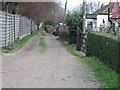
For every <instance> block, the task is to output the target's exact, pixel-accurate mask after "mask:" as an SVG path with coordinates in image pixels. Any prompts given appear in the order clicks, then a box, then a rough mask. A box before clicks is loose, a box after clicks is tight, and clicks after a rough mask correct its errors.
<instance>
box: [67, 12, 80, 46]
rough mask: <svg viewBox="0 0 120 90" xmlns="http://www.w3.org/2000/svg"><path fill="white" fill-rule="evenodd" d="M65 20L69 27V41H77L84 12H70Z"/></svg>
mask: <svg viewBox="0 0 120 90" xmlns="http://www.w3.org/2000/svg"><path fill="white" fill-rule="evenodd" d="M65 22H66V24H67V26H68V27H69V36H68V37H69V43H71V44H72V43H76V37H77V27H80V28H82V13H80V12H79V11H73V12H72V13H71V12H68V14H67V16H66V19H65Z"/></svg>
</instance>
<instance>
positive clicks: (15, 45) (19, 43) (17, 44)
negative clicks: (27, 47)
mask: <svg viewBox="0 0 120 90" xmlns="http://www.w3.org/2000/svg"><path fill="white" fill-rule="evenodd" d="M33 35H34V33H32V34H30V35H27V36H25V37H24V38H22V39H21V40H16V41H14V42H13V43H11V45H10V46H9V47H7V48H2V53H10V52H12V51H13V50H15V49H20V48H22V47H23V45H24V44H25V43H27V42H28V40H29V39H30V38H31V37H32V36H33Z"/></svg>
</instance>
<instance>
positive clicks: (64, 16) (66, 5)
mask: <svg viewBox="0 0 120 90" xmlns="http://www.w3.org/2000/svg"><path fill="white" fill-rule="evenodd" d="M66 10H67V0H66V2H65V9H64V16H63V29H64V31H65V25H64V24H65V17H66ZM62 38H63V40H65V32H63V36H62Z"/></svg>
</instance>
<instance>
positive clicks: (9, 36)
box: [0, 11, 37, 47]
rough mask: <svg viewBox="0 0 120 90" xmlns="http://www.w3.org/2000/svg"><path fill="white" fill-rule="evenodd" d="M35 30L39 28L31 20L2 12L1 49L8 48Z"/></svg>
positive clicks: (0, 22) (0, 12)
mask: <svg viewBox="0 0 120 90" xmlns="http://www.w3.org/2000/svg"><path fill="white" fill-rule="evenodd" d="M35 30H37V26H36V24H35V23H34V22H33V21H32V20H31V19H28V18H27V17H22V16H20V15H14V14H9V13H8V12H3V11H0V47H7V46H9V45H10V44H11V43H12V42H14V41H15V40H16V39H22V38H23V37H25V36H26V35H28V34H30V33H31V32H32V31H33V32H34V31H35Z"/></svg>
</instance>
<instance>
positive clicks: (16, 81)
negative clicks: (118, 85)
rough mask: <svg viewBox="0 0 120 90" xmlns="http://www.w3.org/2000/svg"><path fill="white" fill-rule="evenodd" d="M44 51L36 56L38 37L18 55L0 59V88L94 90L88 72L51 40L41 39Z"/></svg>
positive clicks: (86, 68)
mask: <svg viewBox="0 0 120 90" xmlns="http://www.w3.org/2000/svg"><path fill="white" fill-rule="evenodd" d="M45 41H46V43H47V46H48V47H47V51H46V53H44V54H41V53H40V49H39V45H38V44H39V34H38V35H37V36H35V37H33V38H31V39H30V41H29V42H28V43H27V44H26V45H25V47H24V48H22V49H21V50H20V51H19V52H17V53H15V54H11V55H5V56H3V59H2V70H3V71H2V78H3V80H2V83H3V85H2V86H3V88H95V87H99V85H100V84H99V83H98V82H97V81H96V79H95V77H94V75H93V73H92V71H91V70H90V69H89V68H88V67H87V66H86V65H84V64H83V63H81V62H80V60H77V59H76V58H75V57H74V56H72V55H71V54H69V53H68V52H67V51H66V49H65V48H63V47H62V46H61V45H60V43H59V42H58V41H57V40H56V38H55V37H54V36H51V35H47V36H46V37H45Z"/></svg>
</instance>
